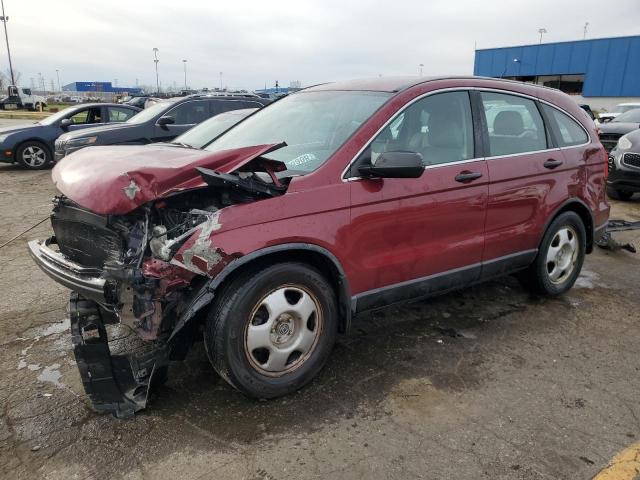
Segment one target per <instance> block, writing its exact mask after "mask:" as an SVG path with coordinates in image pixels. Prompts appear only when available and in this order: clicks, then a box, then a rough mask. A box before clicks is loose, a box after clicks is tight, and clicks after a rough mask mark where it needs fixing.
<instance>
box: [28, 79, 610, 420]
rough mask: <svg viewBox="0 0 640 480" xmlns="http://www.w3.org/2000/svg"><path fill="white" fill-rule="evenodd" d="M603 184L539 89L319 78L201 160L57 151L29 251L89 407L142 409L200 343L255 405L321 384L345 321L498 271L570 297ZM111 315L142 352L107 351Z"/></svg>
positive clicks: (550, 93)
mask: <svg viewBox="0 0 640 480" xmlns="http://www.w3.org/2000/svg"><path fill="white" fill-rule="evenodd" d="M489 109H491V110H492V111H493V109H499V110H500V111H498V112H497V113H496V115H495V116H493V115H492V118H493V120H492V121H491V122H488V121H487V116H486V115H485V110H489ZM493 112H494V113H495V111H493ZM143 114H144V112H143V113H141V114H140V115H143ZM606 174H607V155H606V152H605V150H604V148H603V147H602V144H601V143H600V141H599V139H598V135H597V133H596V130H595V126H594V125H593V122H591V121H590V120H589V118H588V117H587V116H586V115H585V114H584V112H582V111H581V110H580V107H578V105H577V104H576V103H575V102H574V101H573V100H572V98H571V97H569V96H568V95H566V94H564V93H562V92H560V91H558V90H552V89H548V88H542V87H537V86H534V85H529V84H523V83H519V82H512V81H506V80H499V79H483V78H473V77H464V78H457V77H454V78H431V79H429V78H426V77H386V78H385V77H382V78H375V79H370V80H360V81H351V82H338V83H329V84H324V85H320V86H316V87H312V88H308V89H306V90H302V91H300V92H297V93H294V94H291V95H289V96H287V97H285V98H283V99H281V100H278V101H277V102H274V103H273V104H271V105H269V106H267V107H266V108H263V109H261V110H259V111H257V112H256V113H254V114H253V115H251V116H250V117H248V118H246V119H245V120H243V121H242V122H241V123H238V124H237V125H236V126H234V127H233V128H231V129H230V130H228V131H227V132H226V133H224V134H223V135H221V136H220V137H218V138H217V139H216V140H214V141H213V142H212V143H210V144H209V145H207V146H206V147H205V149H204V150H194V149H188V148H157V149H156V148H154V147H152V146H146V147H95V148H90V149H85V150H83V151H80V152H77V153H75V154H74V155H71V156H70V157H69V158H67V159H65V161H64V162H61V163H60V164H58V165H57V166H56V168H55V169H54V171H53V180H54V182H55V184H56V187H57V188H58V189H59V191H60V195H59V196H58V197H57V198H56V200H55V205H54V209H53V213H52V216H51V222H52V227H53V232H54V234H55V235H54V236H52V237H51V238H49V239H47V240H45V241H37V240H34V241H31V242H30V243H29V249H30V251H31V254H32V256H33V258H34V260H35V262H36V263H37V264H38V265H39V266H40V268H42V270H43V271H44V272H46V273H47V274H49V275H50V276H51V277H52V278H53V279H54V280H56V281H57V282H59V283H61V284H62V285H65V286H67V287H69V288H70V289H71V290H72V291H73V293H72V296H71V301H70V307H69V308H70V317H71V331H72V338H73V341H74V344H75V347H74V351H75V355H76V359H77V363H78V366H79V367H80V372H81V375H82V378H83V384H84V387H85V389H86V391H87V393H88V394H89V396H90V397H91V399H92V401H93V403H94V405H95V407H96V408H97V409H98V410H101V411H110V412H113V413H114V414H116V415H118V416H130V415H133V413H134V412H135V411H136V410H139V409H141V408H144V407H145V405H146V402H147V398H148V392H149V389H150V388H152V387H153V385H154V384H157V383H158V382H160V381H162V379H163V378H164V377H165V373H166V371H167V366H168V363H169V361H170V360H177V359H181V358H183V357H184V355H185V353H186V351H187V350H188V349H189V347H190V345H191V344H192V342H193V341H194V339H195V338H199V335H198V332H200V331H203V332H204V342H205V347H206V350H207V353H208V356H209V359H210V360H211V362H212V364H213V366H214V368H215V369H216V370H217V371H218V372H219V373H220V375H221V376H222V377H223V378H225V379H226V380H227V381H228V382H229V383H230V384H231V385H233V386H234V387H235V388H237V389H238V390H240V391H241V392H243V393H244V394H246V395H248V396H251V397H257V398H265V399H266V398H274V397H278V396H281V395H285V394H288V393H290V392H293V391H295V390H297V389H299V388H301V387H302V386H303V385H305V384H306V383H307V382H309V381H310V380H311V379H312V378H313V377H314V376H315V375H316V374H317V373H318V372H319V371H320V369H321V368H322V367H323V365H324V364H325V363H326V361H327V359H328V357H329V354H330V351H331V348H332V345H333V343H334V341H335V338H336V334H337V333H338V332H339V331H341V332H347V331H348V330H349V326H350V324H351V318H352V317H353V316H354V315H358V314H361V313H363V312H367V311H370V310H372V309H377V308H381V307H384V306H387V305H390V304H396V303H398V302H404V301H411V300H415V299H419V298H425V297H428V296H431V295H435V294H439V293H444V292H449V291H451V290H453V289H457V288H464V287H467V286H469V285H472V284H475V283H478V282H481V281H483V280H487V279H491V278H494V277H497V276H499V275H505V274H510V273H518V275H519V277H520V278H521V280H522V282H523V283H524V284H525V285H526V286H527V287H528V288H530V289H532V290H533V291H535V292H537V293H539V294H544V295H550V296H555V295H560V294H562V293H564V292H566V291H567V290H569V289H570V288H571V286H572V285H573V284H574V282H575V280H576V278H577V277H578V275H579V273H580V269H581V268H582V264H583V261H584V258H585V254H587V253H589V252H591V250H592V248H593V244H594V241H595V240H596V239H598V238H599V236H600V235H602V233H603V232H604V229H605V227H606V224H607V219H608V214H609V206H608V205H607V202H606V197H605V192H604V190H605V177H606ZM113 322H121V323H123V324H125V325H127V326H129V327H130V328H131V329H132V330H133V331H135V332H136V333H137V334H138V335H139V336H140V337H141V338H142V339H144V340H146V341H148V342H149V346H150V349H149V350H148V351H146V352H145V353H144V355H142V356H140V355H139V356H135V355H130V356H125V355H111V354H110V353H109V349H108V347H107V345H108V335H107V330H106V329H105V324H108V323H113Z"/></svg>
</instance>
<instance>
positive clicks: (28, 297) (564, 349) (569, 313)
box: [0, 166, 640, 480]
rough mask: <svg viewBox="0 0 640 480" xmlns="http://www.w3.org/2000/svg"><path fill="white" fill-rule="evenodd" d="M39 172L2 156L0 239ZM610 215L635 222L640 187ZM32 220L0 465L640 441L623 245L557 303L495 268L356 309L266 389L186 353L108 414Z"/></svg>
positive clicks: (143, 473) (512, 453)
mask: <svg viewBox="0 0 640 480" xmlns="http://www.w3.org/2000/svg"><path fill="white" fill-rule="evenodd" d="M49 175H50V172H48V171H44V172H35V173H34V172H26V171H22V170H19V169H18V168H16V167H13V166H0V218H1V219H2V230H1V231H0V243H3V242H4V241H6V240H7V239H9V238H10V237H11V236H13V235H14V234H15V233H18V232H20V231H21V230H23V229H24V228H26V227H27V226H29V225H30V224H32V223H34V221H35V220H38V219H41V218H44V217H46V216H47V213H48V211H49V209H50V207H49V205H48V202H49V199H50V198H51V197H52V195H53V193H54V189H53V186H52V185H51V182H50V179H49ZM612 218H627V219H635V220H640V200H635V202H628V203H616V204H614V205H613V213H612ZM48 232H49V227H48V225H47V224H46V223H45V224H43V225H41V226H40V227H38V228H36V229H35V230H34V231H33V232H30V233H29V234H27V235H26V236H25V238H21V239H20V240H18V241H16V242H14V243H12V244H11V245H9V246H8V247H5V248H3V249H2V250H0V265H1V266H2V270H1V272H2V275H1V276H0V292H2V295H0V371H1V377H0V378H1V380H2V381H1V382H0V405H1V410H0V477H2V478H11V479H26V478H47V479H70V478H79V479H80V478H82V479H86V478H96V479H98V478H100V479H102V478H105V479H106V478H109V479H119V478H126V479H165V478H166V479H175V478H200V479H236V478H246V479H255V480H275V479H284V478H304V479H307V478H308V479H312V478H318V479H351V478H367V479H406V478H425V479H449V478H451V479H456V480H461V479H474V480H476V479H479V478H490V479H507V478H508V479H588V478H591V477H592V476H593V475H594V474H596V473H597V472H598V471H600V470H601V469H602V468H604V467H605V465H606V464H607V463H608V462H609V460H610V459H611V458H612V457H613V456H614V455H615V454H616V453H617V452H619V451H621V450H622V449H624V448H625V447H627V446H629V445H632V444H634V443H636V442H638V440H640V420H639V419H640V405H639V404H638V398H639V397H638V392H639V391H640V375H639V374H638V370H639V367H640V360H639V357H638V345H639V342H640V281H639V280H640V273H639V272H640V256H638V255H632V254H629V253H627V252H617V253H608V252H604V251H602V250H598V251H596V252H595V253H594V254H593V255H590V256H589V258H588V259H587V262H586V265H585V269H584V271H583V274H582V276H581V277H580V279H579V281H578V284H577V285H576V287H575V288H574V289H573V290H572V291H571V292H570V294H568V295H566V296H564V297H562V298H559V299H555V300H547V299H539V298H532V297H529V296H528V295H527V294H525V293H524V292H523V290H521V288H520V287H519V285H518V283H517V282H516V281H514V280H513V279H512V278H506V279H504V280H501V281H496V282H492V283H489V284H486V285H483V286H479V287H475V288H471V289H468V290H465V291H462V292H458V293H454V294H450V295H447V296H445V297H442V298H439V299H436V300H432V301H429V302H423V303H416V304H412V305H407V306H404V307H402V308H392V309H389V310H387V311H384V312H378V313H375V314H372V315H370V316H366V317H362V318H359V319H357V320H356V321H355V324H354V329H353V332H352V334H351V335H350V336H348V337H343V338H341V339H340V340H339V342H338V344H337V345H336V348H335V350H334V353H333V356H332V359H331V361H330V363H329V365H328V367H327V368H326V369H325V370H324V371H323V372H322V374H321V375H320V377H319V378H317V379H316V380H315V381H314V382H312V383H311V385H310V386H308V387H307V388H305V389H304V390H303V391H301V392H299V393H298V394H295V395H292V396H289V397H287V398H284V399H280V400H277V401H270V402H257V401H251V400H248V399H246V398H244V397H243V396H241V395H240V394H238V393H237V392H235V391H234V390H232V389H231V388H230V387H229V386H228V385H227V384H226V383H225V382H224V381H222V380H220V379H219V378H218V377H217V376H216V375H215V373H214V372H213V371H212V369H211V368H210V366H209V364H208V362H207V360H206V357H205V354H204V351H203V350H202V349H195V350H194V351H193V352H192V354H191V355H190V358H189V361H188V362H186V363H183V364H177V365H175V367H173V369H172V371H171V378H170V381H169V383H168V384H167V385H166V386H165V387H164V388H163V389H162V390H161V391H160V395H159V397H158V398H157V399H156V400H155V402H154V403H153V404H152V406H151V407H150V408H149V409H148V410H147V411H145V412H143V413H141V414H139V415H138V416H137V417H136V418H135V420H131V421H121V420H117V419H115V418H112V417H111V416H105V415H97V414H95V413H94V412H93V411H92V410H91V408H90V406H89V403H88V400H87V398H86V397H85V395H84V393H83V390H82V385H81V383H80V379H79V375H78V372H77V369H76V366H75V363H74V360H73V354H72V351H71V341H70V338H69V334H68V332H67V328H68V323H66V322H64V319H65V308H66V302H67V297H68V295H67V292H66V291H65V289H63V288H62V287H59V286H58V285H56V284H55V283H54V282H53V281H51V280H49V279H48V278H47V277H46V276H45V275H44V274H43V273H41V272H40V271H39V270H38V269H37V268H36V266H35V265H34V264H33V263H32V262H31V260H30V258H29V256H28V254H27V251H26V248H25V240H26V238H38V237H39V238H42V237H43V236H45V235H47V234H48ZM618 238H619V239H623V238H624V239H631V240H634V241H635V242H636V243H637V244H640V231H636V232H629V233H627V234H624V235H620V236H619V237H618ZM617 478H618V477H617ZM619 478H622V477H619ZM624 478H627V477H624ZM628 478H632V477H631V476H630V477H628Z"/></svg>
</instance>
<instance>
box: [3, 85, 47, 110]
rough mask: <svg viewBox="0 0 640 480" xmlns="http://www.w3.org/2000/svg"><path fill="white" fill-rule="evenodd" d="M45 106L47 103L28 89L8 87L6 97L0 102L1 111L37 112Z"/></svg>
mask: <svg viewBox="0 0 640 480" xmlns="http://www.w3.org/2000/svg"><path fill="white" fill-rule="evenodd" d="M46 106H47V101H46V99H45V98H44V97H43V96H42V95H35V94H34V93H33V92H32V91H31V89H30V88H22V87H17V86H15V85H9V87H8V88H7V96H6V97H4V98H3V99H2V100H0V109H2V110H21V109H26V110H39V109H40V107H42V108H44V107H46Z"/></svg>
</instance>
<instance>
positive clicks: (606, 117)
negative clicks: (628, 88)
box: [598, 102, 640, 123]
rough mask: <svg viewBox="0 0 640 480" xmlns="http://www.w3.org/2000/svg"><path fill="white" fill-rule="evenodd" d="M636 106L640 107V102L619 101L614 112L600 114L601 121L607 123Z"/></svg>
mask: <svg viewBox="0 0 640 480" xmlns="http://www.w3.org/2000/svg"><path fill="white" fill-rule="evenodd" d="M634 108H640V103H637V102H630V103H619V104H618V105H616V106H615V108H614V109H613V112H601V113H599V114H598V120H599V121H600V123H607V122H610V121H611V120H613V119H614V118H616V117H617V116H618V115H622V114H623V113H625V112H628V111H629V110H633V109H634Z"/></svg>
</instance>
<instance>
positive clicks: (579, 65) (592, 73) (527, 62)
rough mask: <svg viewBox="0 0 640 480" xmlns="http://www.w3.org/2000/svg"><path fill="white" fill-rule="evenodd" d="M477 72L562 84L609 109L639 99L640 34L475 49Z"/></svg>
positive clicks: (567, 90)
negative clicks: (617, 104)
mask: <svg viewBox="0 0 640 480" xmlns="http://www.w3.org/2000/svg"><path fill="white" fill-rule="evenodd" d="M473 73H474V75H480V76H486V77H498V78H510V79H514V80H520V81H523V82H531V83H536V84H539V85H545V86H548V87H553V88H559V89H560V90H562V91H564V92H566V93H569V94H573V95H577V96H579V97H583V98H584V99H585V103H590V104H592V106H594V105H595V106H596V107H598V108H602V107H604V108H609V106H613V105H615V104H616V103H621V102H624V101H638V99H639V98H640V35H638V36H632V37H618V38H599V39H594V40H580V41H574V42H557V43H543V44H539V45H522V46H516V47H504V48H489V49H482V50H476V52H475V64H474V69H473Z"/></svg>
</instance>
